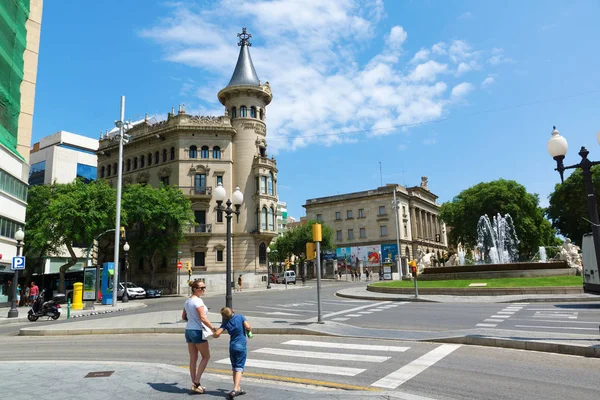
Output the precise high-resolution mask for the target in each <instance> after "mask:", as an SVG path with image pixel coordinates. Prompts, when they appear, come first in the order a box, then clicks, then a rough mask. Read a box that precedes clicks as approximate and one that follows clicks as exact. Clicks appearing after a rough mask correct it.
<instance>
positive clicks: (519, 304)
mask: <svg viewBox="0 0 600 400" xmlns="http://www.w3.org/2000/svg"><path fill="white" fill-rule="evenodd" d="M512 304H514V305H515V306H527V305H529V303H512Z"/></svg>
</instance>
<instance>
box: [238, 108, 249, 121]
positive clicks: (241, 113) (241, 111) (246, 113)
mask: <svg viewBox="0 0 600 400" xmlns="http://www.w3.org/2000/svg"><path fill="white" fill-rule="evenodd" d="M247 116H248V112H247V111H246V106H241V107H240V117H242V118H246V117H247Z"/></svg>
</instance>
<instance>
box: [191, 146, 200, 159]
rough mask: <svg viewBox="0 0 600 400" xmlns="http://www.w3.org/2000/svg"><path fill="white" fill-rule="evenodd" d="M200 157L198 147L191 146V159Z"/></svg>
mask: <svg viewBox="0 0 600 400" xmlns="http://www.w3.org/2000/svg"><path fill="white" fill-rule="evenodd" d="M197 157H198V148H197V147H196V146H190V158H197Z"/></svg>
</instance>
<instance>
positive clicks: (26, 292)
mask: <svg viewBox="0 0 600 400" xmlns="http://www.w3.org/2000/svg"><path fill="white" fill-rule="evenodd" d="M24 297H25V305H26V306H27V307H29V305H30V303H29V286H27V287H26V288H25V296H24Z"/></svg>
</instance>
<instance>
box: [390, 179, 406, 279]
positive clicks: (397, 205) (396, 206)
mask: <svg viewBox="0 0 600 400" xmlns="http://www.w3.org/2000/svg"><path fill="white" fill-rule="evenodd" d="M392 204H393V205H394V215H395V216H396V246H397V247H398V255H397V259H396V269H397V270H398V272H399V275H400V280H402V276H405V275H407V274H405V273H404V271H403V268H402V264H401V261H400V260H401V258H400V254H401V252H400V221H399V218H398V212H399V210H400V202H399V201H398V200H397V199H396V186H394V201H392Z"/></svg>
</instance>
